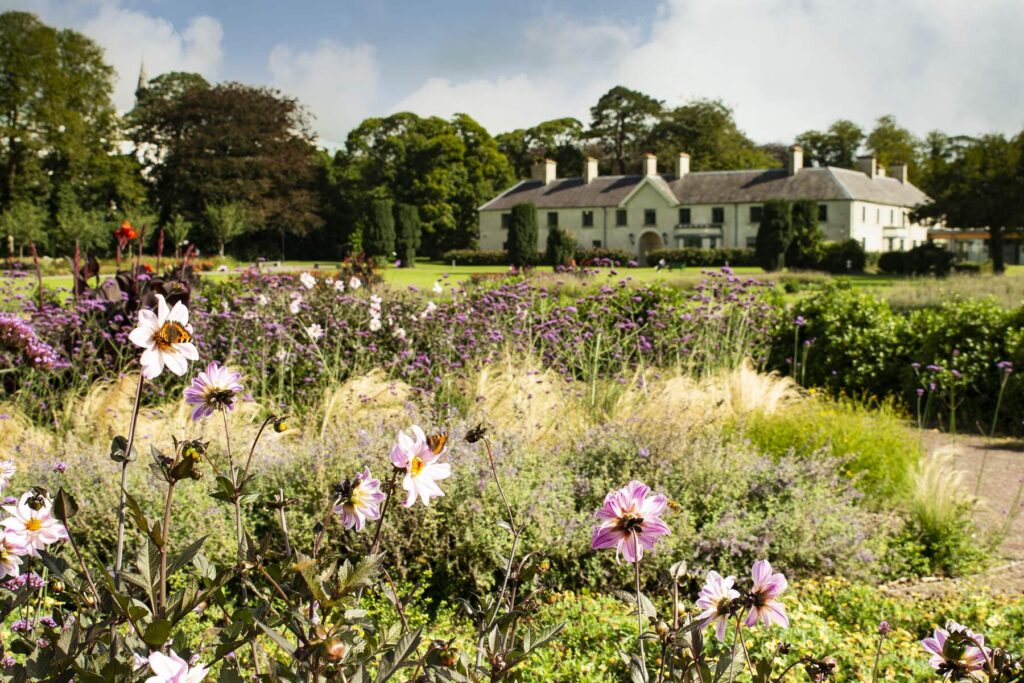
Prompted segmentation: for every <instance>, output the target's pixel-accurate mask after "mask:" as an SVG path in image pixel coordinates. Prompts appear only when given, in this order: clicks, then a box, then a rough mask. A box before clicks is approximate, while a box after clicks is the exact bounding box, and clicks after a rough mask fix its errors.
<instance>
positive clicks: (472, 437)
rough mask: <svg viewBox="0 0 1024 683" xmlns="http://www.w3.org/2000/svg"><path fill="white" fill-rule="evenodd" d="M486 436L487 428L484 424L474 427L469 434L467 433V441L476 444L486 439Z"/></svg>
mask: <svg viewBox="0 0 1024 683" xmlns="http://www.w3.org/2000/svg"><path fill="white" fill-rule="evenodd" d="M486 435H487V428H486V427H484V426H483V425H482V424H478V425H477V426H476V427H473V428H472V429H470V430H469V431H468V432H466V441H468V442H469V443H476V442H477V441H479V440H480V439H482V438H484V437H485V436H486Z"/></svg>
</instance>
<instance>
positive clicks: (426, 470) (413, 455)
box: [391, 425, 452, 507]
mask: <svg viewBox="0 0 1024 683" xmlns="http://www.w3.org/2000/svg"><path fill="white" fill-rule="evenodd" d="M444 451H445V448H444V447H443V446H442V447H441V448H439V449H437V451H436V452H435V450H434V449H432V448H431V447H430V444H428V443H427V435H426V434H424V433H423V430H422V429H420V428H419V426H417V425H413V426H412V436H411V437H410V436H409V435H408V434H406V433H405V432H398V437H397V438H396V443H395V447H394V448H393V449H392V450H391V464H393V465H394V466H395V467H397V468H399V469H403V470H405V478H404V479H402V488H403V489H405V490H406V492H408V494H409V495H408V497H407V498H406V500H405V502H404V503H403V505H404V506H405V507H412V506H413V505H414V504H415V503H416V498H419V499H420V500H422V501H423V504H424V505H430V499H431V498H437V497H439V496H443V495H444V492H443V491H442V490H441V487H440V486H438V485H437V482H439V481H440V480H442V479H447V478H448V477H450V476H451V474H452V466H451V465H449V464H448V463H446V462H438V460H439V459H440V457H441V456H442V455H444Z"/></svg>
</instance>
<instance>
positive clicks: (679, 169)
mask: <svg viewBox="0 0 1024 683" xmlns="http://www.w3.org/2000/svg"><path fill="white" fill-rule="evenodd" d="M689 172H690V155H689V154H687V153H686V152H680V153H679V163H678V164H677V165H676V177H677V178H682V177H683V176H685V175H686V174H687V173H689Z"/></svg>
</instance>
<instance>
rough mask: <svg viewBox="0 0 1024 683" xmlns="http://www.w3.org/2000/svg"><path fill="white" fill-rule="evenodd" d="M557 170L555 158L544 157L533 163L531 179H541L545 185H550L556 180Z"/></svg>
mask: <svg viewBox="0 0 1024 683" xmlns="http://www.w3.org/2000/svg"><path fill="white" fill-rule="evenodd" d="M556 172H557V164H555V161H554V160H553V159H544V160H542V161H538V162H537V163H535V164H534V165H533V168H532V169H531V172H530V179H531V180H540V181H542V182H543V183H544V184H545V185H550V184H551V183H552V182H554V180H555V177H556V175H555V174H556Z"/></svg>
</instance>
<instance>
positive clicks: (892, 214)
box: [889, 209, 896, 225]
mask: <svg viewBox="0 0 1024 683" xmlns="http://www.w3.org/2000/svg"><path fill="white" fill-rule="evenodd" d="M895 224H896V209H889V225H895Z"/></svg>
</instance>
